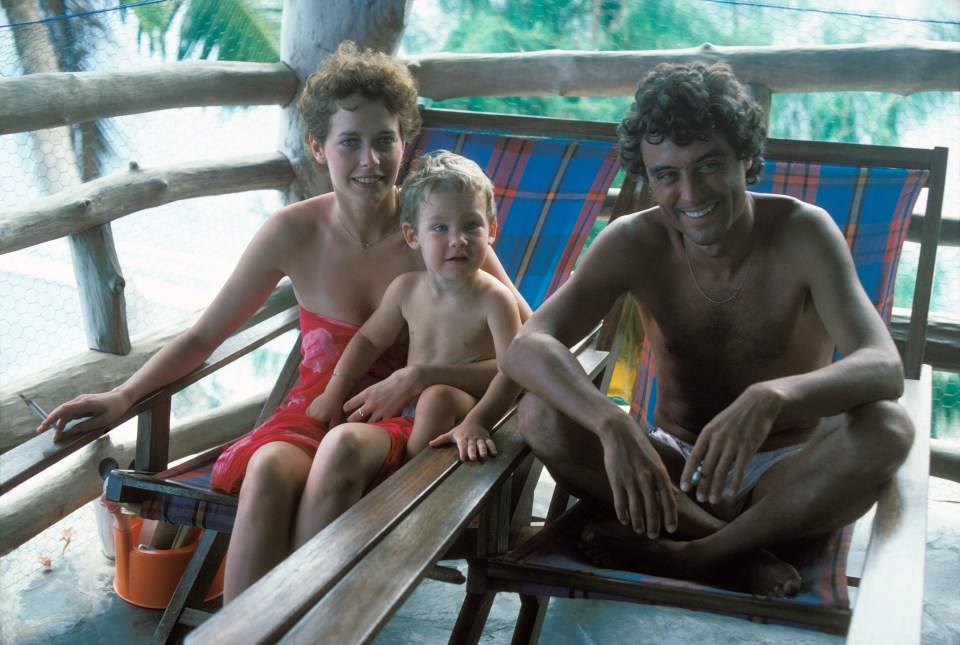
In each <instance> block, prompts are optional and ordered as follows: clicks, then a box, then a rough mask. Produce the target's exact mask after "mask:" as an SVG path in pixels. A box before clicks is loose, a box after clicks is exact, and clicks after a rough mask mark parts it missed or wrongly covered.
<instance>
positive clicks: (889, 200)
mask: <svg viewBox="0 0 960 645" xmlns="http://www.w3.org/2000/svg"><path fill="white" fill-rule="evenodd" d="M928 175H929V173H928V171H925V170H903V169H899V168H872V167H857V166H842V165H829V166H828V165H820V164H809V163H801V162H791V161H776V160H767V161H766V163H765V164H764V170H763V174H762V175H761V176H760V181H759V182H758V183H757V184H756V185H755V186H753V187H752V190H754V191H756V192H760V193H776V194H781V195H790V196H791V197H795V198H797V199H799V200H801V201H805V202H807V203H810V204H816V205H817V206H820V207H821V208H823V209H824V210H825V211H827V212H828V213H829V214H830V216H831V217H833V220H834V221H835V222H836V223H837V226H839V227H840V230H842V231H843V234H844V237H845V238H846V240H847V244H848V245H849V247H850V252H851V254H852V255H853V262H854V265H855V266H856V268H857V275H858V277H859V278H860V283H861V284H862V285H863V288H864V290H865V291H866V292H867V295H868V296H869V297H870V300H871V301H872V302H873V304H874V306H876V308H877V311H879V312H880V315H881V317H882V318H883V320H884V322H885V323H886V324H888V325H889V324H890V317H891V315H892V313H893V290H894V283H895V280H896V275H897V266H898V264H899V261H900V250H901V249H902V247H903V241H904V239H905V238H906V235H907V228H908V227H909V225H910V214H911V213H912V212H913V207H914V205H915V204H916V202H917V198H918V197H919V196H920V190H921V189H922V188H923V187H924V186H925V185H926V181H927V177H928ZM653 374H654V371H653V355H652V352H651V351H650V347H649V345H648V343H646V342H644V346H643V350H642V355H641V361H640V365H638V367H637V377H636V380H635V381H634V388H633V396H632V397H631V403H630V412H631V414H633V416H634V418H636V419H637V420H642V421H643V422H644V427H645V428H646V429H647V431H648V432H649V431H651V430H653V428H655V427H656V426H655V424H654V420H653V411H654V408H655V406H656V379H655V378H654V377H653Z"/></svg>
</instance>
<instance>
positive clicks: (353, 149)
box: [310, 98, 404, 201]
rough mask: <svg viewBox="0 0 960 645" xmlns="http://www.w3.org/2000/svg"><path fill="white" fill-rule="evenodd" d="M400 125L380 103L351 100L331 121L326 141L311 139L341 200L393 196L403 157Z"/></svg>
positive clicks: (346, 102) (314, 151)
mask: <svg viewBox="0 0 960 645" xmlns="http://www.w3.org/2000/svg"><path fill="white" fill-rule="evenodd" d="M403 145H404V142H403V139H402V138H401V136H400V121H399V119H398V117H397V115H395V114H392V113H391V112H390V111H389V110H387V108H386V107H385V106H384V104H383V103H382V102H380V101H370V100H366V99H363V98H351V99H347V100H346V101H343V102H341V106H340V108H339V109H338V110H337V111H336V112H335V113H334V114H333V117H332V118H331V119H330V128H329V129H328V130H327V137H326V139H325V140H324V141H323V142H322V144H321V143H318V142H317V141H316V140H315V139H313V138H312V137H311V138H310V147H311V150H312V151H313V154H314V157H315V158H316V159H317V161H319V162H320V163H321V164H324V165H326V166H327V168H328V170H329V173H330V180H331V181H332V182H333V186H334V189H335V190H336V191H337V194H338V196H339V197H340V198H347V199H351V198H359V199H364V200H366V199H374V200H375V201H379V199H383V198H384V197H385V196H386V195H387V194H392V191H393V187H394V185H395V184H396V182H397V173H398V172H399V170H400V161H401V159H402V157H403Z"/></svg>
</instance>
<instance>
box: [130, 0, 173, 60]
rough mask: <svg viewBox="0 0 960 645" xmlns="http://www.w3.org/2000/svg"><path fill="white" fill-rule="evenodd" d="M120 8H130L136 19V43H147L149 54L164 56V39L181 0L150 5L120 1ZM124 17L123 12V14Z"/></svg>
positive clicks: (136, 0)
mask: <svg viewBox="0 0 960 645" xmlns="http://www.w3.org/2000/svg"><path fill="white" fill-rule="evenodd" d="M120 6H121V7H122V8H123V7H131V10H132V11H133V14H134V16H136V18H137V23H138V28H137V41H138V42H141V43H142V42H143V41H144V40H146V41H147V45H148V47H149V48H150V52H151V53H155V52H158V51H159V52H160V53H161V54H166V46H165V42H166V37H167V32H168V31H170V26H171V25H172V24H173V19H174V16H176V15H177V12H178V11H180V8H181V7H182V6H183V0H166V1H165V2H157V3H152V4H143V3H142V2H140V0H120ZM124 15H125V12H124Z"/></svg>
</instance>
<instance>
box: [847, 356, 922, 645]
mask: <svg viewBox="0 0 960 645" xmlns="http://www.w3.org/2000/svg"><path fill="white" fill-rule="evenodd" d="M931 393H932V390H931V369H930V366H929V365H924V366H923V369H922V370H921V374H920V379H919V380H912V379H908V380H907V381H906V384H905V388H904V394H903V397H902V398H901V399H900V403H901V404H902V405H903V406H904V407H905V408H906V409H907V411H908V412H909V414H910V418H911V419H912V420H913V424H914V427H915V428H916V436H915V438H914V441H913V447H912V448H911V449H910V454H909V455H908V456H907V459H906V461H905V462H904V463H903V465H901V466H900V468H899V469H898V470H897V473H896V475H895V476H894V478H893V480H891V481H890V482H889V483H888V484H887V485H886V486H885V487H884V489H883V492H882V493H881V495H880V499H879V500H878V501H877V507H876V515H875V516H874V520H873V526H872V529H871V533H870V543H869V545H868V546H867V553H866V557H865V560H864V568H863V578H862V580H861V582H860V590H859V592H858V593H857V599H856V604H855V605H854V610H853V619H852V621H851V623H850V631H849V632H848V634H847V643H852V644H857V645H860V644H862V645H873V643H898V645H907V644H910V643H919V642H920V634H921V618H922V616H923V566H924V552H925V550H926V539H927V535H926V533H927V485H928V481H927V480H928V477H929V468H930V410H931V405H932V399H931Z"/></svg>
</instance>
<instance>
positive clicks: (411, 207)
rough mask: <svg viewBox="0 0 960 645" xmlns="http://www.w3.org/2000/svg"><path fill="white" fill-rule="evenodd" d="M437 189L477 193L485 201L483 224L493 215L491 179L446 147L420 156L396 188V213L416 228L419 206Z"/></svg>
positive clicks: (495, 212) (489, 222) (476, 166)
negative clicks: (397, 211)
mask: <svg viewBox="0 0 960 645" xmlns="http://www.w3.org/2000/svg"><path fill="white" fill-rule="evenodd" d="M438 192H456V193H468V194H470V195H480V196H481V197H482V198H483V201H484V202H485V203H486V207H487V208H486V211H487V224H492V223H493V220H494V219H495V218H496V216H497V207H496V204H494V201H493V182H491V181H490V179H489V178H488V177H487V176H486V175H485V174H483V170H481V168H480V166H478V165H477V164H476V162H474V161H473V160H471V159H467V158H466V157H463V156H461V155H458V154H454V153H452V152H450V151H448V150H437V151H436V152H431V153H429V154H425V155H423V156H422V157H420V158H419V159H418V160H417V161H416V164H415V165H414V166H413V167H412V168H411V170H410V174H408V175H407V177H406V178H405V179H404V180H403V185H402V186H401V188H400V217H401V218H402V219H403V221H404V222H409V223H410V225H411V226H413V227H414V228H416V226H417V221H418V219H419V216H420V206H421V205H422V204H423V203H424V202H425V201H427V199H429V198H430V195H432V194H433V193H438Z"/></svg>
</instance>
